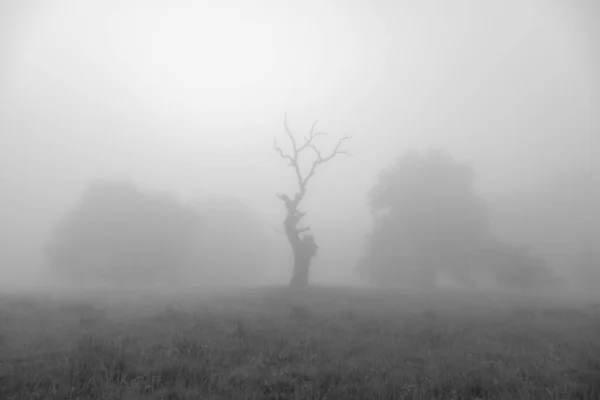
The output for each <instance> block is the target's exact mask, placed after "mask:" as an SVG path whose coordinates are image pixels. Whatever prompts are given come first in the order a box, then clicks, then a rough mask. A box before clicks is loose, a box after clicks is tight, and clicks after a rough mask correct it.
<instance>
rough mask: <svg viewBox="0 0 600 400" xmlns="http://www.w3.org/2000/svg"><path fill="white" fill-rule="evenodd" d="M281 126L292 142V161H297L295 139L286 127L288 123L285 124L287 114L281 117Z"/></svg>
mask: <svg viewBox="0 0 600 400" xmlns="http://www.w3.org/2000/svg"><path fill="white" fill-rule="evenodd" d="M283 125H284V126H285V132H286V133H287V135H288V136H289V137H290V140H291V142H292V147H293V148H294V159H297V158H298V148H297V146H296V138H294V135H293V134H292V131H290V128H289V126H288V123H287V112H286V113H285V115H284V116H283Z"/></svg>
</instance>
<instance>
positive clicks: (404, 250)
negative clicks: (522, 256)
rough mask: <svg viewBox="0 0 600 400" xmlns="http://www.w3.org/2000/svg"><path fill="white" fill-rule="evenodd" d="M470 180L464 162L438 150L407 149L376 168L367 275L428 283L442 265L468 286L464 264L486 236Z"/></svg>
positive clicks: (483, 206) (480, 207) (469, 170)
mask: <svg viewBox="0 0 600 400" xmlns="http://www.w3.org/2000/svg"><path fill="white" fill-rule="evenodd" d="M473 181H474V173H473V169H472V168H471V167H470V166H469V165H468V164H464V163H459V162H457V161H456V160H454V159H453V158H452V157H451V156H450V155H448V154H446V153H444V152H442V151H429V152H426V153H425V154H418V153H417V152H408V153H406V154H405V155H404V156H402V157H401V158H400V159H398V161H397V163H396V165H394V166H393V167H392V168H390V169H388V170H384V171H383V172H381V173H380V175H379V177H378V181H377V183H376V185H375V186H374V187H373V189H372V190H371V191H370V192H369V199H370V203H371V212H372V215H373V216H374V218H375V225H374V229H373V234H372V237H371V243H370V246H371V248H370V253H371V254H372V256H371V263H372V264H373V265H371V267H370V268H371V275H372V276H371V279H373V280H374V281H377V282H386V283H390V282H391V281H397V280H402V279H417V282H418V283H419V284H420V285H422V286H431V285H433V284H434V282H435V276H436V273H437V272H438V271H439V270H440V269H441V268H443V269H445V270H446V271H447V272H448V273H449V274H450V275H452V276H453V277H454V278H455V279H457V280H459V281H460V282H462V283H464V284H466V285H472V284H473V281H472V279H471V277H470V273H469V272H470V265H469V263H470V262H472V260H473V259H474V257H473V256H474V253H475V251H476V250H477V249H480V248H481V247H482V245H483V243H485V242H486V241H489V240H490V223H489V218H488V210H487V207H486V204H485V202H484V200H483V199H482V198H481V197H479V196H478V195H477V194H476V193H475V190H474V187H473Z"/></svg>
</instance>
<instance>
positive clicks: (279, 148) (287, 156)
mask: <svg viewBox="0 0 600 400" xmlns="http://www.w3.org/2000/svg"><path fill="white" fill-rule="evenodd" d="M273 147H274V148H275V151H276V152H277V153H279V155H280V156H281V158H283V159H284V160H289V161H290V165H291V166H293V165H294V158H293V157H292V156H290V155H287V154H285V153H284V152H283V150H281V147H279V146H277V139H275V138H273Z"/></svg>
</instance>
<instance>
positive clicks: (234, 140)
mask: <svg viewBox="0 0 600 400" xmlns="http://www.w3.org/2000/svg"><path fill="white" fill-rule="evenodd" d="M598 9H599V7H598V5H596V3H595V2H594V1H592V0H590V1H583V0H581V1H577V0H572V1H558V0H556V1H554V0H538V1H536V0H511V1H466V0H460V1H458V0H457V1H442V0H439V1H418V2H417V1H389V0H388V1H382V0H374V1H341V0H338V1H314V0H311V1H303V2H289V1H253V2H249V1H240V0H229V1H219V2H208V1H183V0H173V1H158V0H143V1H142V0H139V1H134V0H121V1H116V0H113V1H108V0H106V1H99V0H98V1H84V0H54V1H41V0H40V1H37V0H18V1H16V0H15V1H10V0H4V1H1V2H0V106H1V109H0V185H1V186H0V274H1V275H0V283H2V282H3V283H14V284H16V283H20V284H25V283H31V282H33V280H35V278H36V276H38V272H39V270H40V268H41V267H42V260H41V253H40V252H41V248H42V245H43V244H44V241H45V240H46V239H47V238H48V237H49V235H50V232H51V229H52V227H53V224H55V223H56V222H57V221H58V219H59V218H60V217H61V216H62V215H63V214H64V213H65V212H66V211H67V210H69V209H70V208H71V207H72V206H73V205H74V204H76V202H77V201H78V199H79V195H80V193H81V191H82V189H83V188H84V187H85V186H86V185H87V184H88V183H89V182H90V181H91V180H93V179H96V178H107V179H111V178H115V179H129V180H132V181H134V182H135V183H137V184H138V185H139V186H140V187H141V188H143V189H160V190H167V191H170V192H172V193H174V194H175V195H177V196H178V197H179V198H180V199H182V200H184V201H192V200H194V199H198V198H203V197H205V196H207V195H232V196H236V197H237V198H240V199H242V200H243V201H244V202H245V203H246V204H248V205H249V206H251V207H253V208H255V209H256V210H257V211H258V212H260V213H261V214H262V215H263V216H264V217H265V219H266V221H267V222H266V223H267V224H270V225H272V226H273V227H279V225H280V224H281V220H282V218H283V215H284V209H283V206H282V204H281V203H280V201H279V200H278V199H277V198H276V197H275V194H276V193H279V192H282V191H283V192H287V193H290V192H292V191H293V190H295V186H294V185H295V180H294V176H293V173H292V171H291V170H290V169H289V168H288V167H286V163H285V162H284V161H283V160H282V159H280V158H279V157H278V156H277V154H276V153H275V152H274V150H273V146H272V138H273V136H274V135H275V136H277V137H278V138H279V140H280V141H282V140H284V139H285V137H284V136H283V134H284V130H283V116H284V113H285V112H287V113H288V117H289V124H290V127H291V128H292V130H294V131H296V132H298V133H299V134H301V133H305V132H307V131H308V129H309V128H310V125H311V123H312V122H313V121H314V120H317V119H318V120H319V121H320V122H319V126H320V129H321V130H323V131H326V132H328V133H329V134H330V136H331V137H330V139H331V140H335V139H337V138H338V137H341V136H343V135H352V136H353V140H352V141H350V142H348V143H347V149H348V150H349V151H350V152H351V153H352V156H351V157H340V158H337V159H335V162H332V163H329V164H326V165H324V166H323V168H321V169H319V170H318V171H317V174H316V175H315V177H314V180H313V181H311V183H310V186H309V192H308V197H307V198H306V202H305V204H304V206H303V209H304V210H307V211H308V212H309V214H308V215H307V220H308V223H309V224H310V226H311V227H312V229H313V231H314V233H315V235H316V238H317V240H318V241H319V244H320V246H321V250H320V253H319V256H318V257H317V258H316V260H315V263H314V265H313V267H312V269H311V271H312V279H313V280H314V281H317V282H337V283H348V282H351V281H352V280H353V276H352V265H353V264H354V261H355V260H356V257H358V256H359V254H360V251H361V249H362V248H361V245H362V240H363V237H364V235H365V234H366V233H367V232H368V230H369V229H370V223H371V221H370V217H369V212H368V211H369V210H368V205H367V201H366V200H367V199H366V192H367V190H368V189H369V188H370V187H371V186H372V185H373V184H374V182H375V180H376V177H377V174H378V172H379V171H380V170H381V169H382V168H385V167H387V166H389V165H390V164H391V163H392V162H393V161H394V159H395V158H396V157H398V156H399V155H401V154H402V153H403V152H404V151H406V150H409V149H422V148H427V147H438V148H443V149H446V150H448V151H449V152H450V153H451V154H452V155H453V156H455V157H457V158H460V159H464V160H468V161H470V162H471V163H472V164H473V165H474V166H475V168H476V172H477V179H478V180H477V185H478V190H479V192H480V193H481V194H482V195H483V196H484V197H485V198H486V199H487V200H488V201H489V202H490V204H492V205H493V204H506V203H507V202H510V201H511V199H512V198H513V197H514V196H517V197H518V196H519V195H521V196H525V197H527V193H535V192H536V188H538V187H541V186H542V185H543V184H545V182H546V181H548V180H550V179H551V178H552V177H554V176H558V175H561V174H562V175H566V174H568V173H571V172H573V171H575V172H576V171H590V172H591V173H598V171H600V169H599V166H600V161H599V157H598V150H597V149H600V147H599V145H600V139H599V138H598V137H599V135H600V74H599V72H598V71H600V51H599V48H600V28H598V26H597V23H596V22H597V21H598V17H599V16H600V14H599V12H598ZM282 143H283V142H282ZM549 201H552V200H551V199H550V200H549ZM511 207H513V209H518V208H519V205H516V206H515V205H512V206H511ZM588 215H589V216H590V217H592V216H593V215H590V214H588ZM562 217H563V218H565V217H566V218H568V217H567V216H562ZM595 217H596V218H597V216H595ZM548 218H550V219H552V218H557V216H555V215H548ZM513 220H514V221H515V224H517V225H512V222H511V224H508V226H507V224H506V223H504V225H502V221H498V222H496V223H497V224H498V225H499V226H500V225H502V227H503V228H502V229H503V232H505V234H506V235H511V232H518V231H519V226H518V223H519V219H518V218H513ZM598 225H600V223H598V224H597V225H596V226H598ZM596 232H597V231H596ZM587 234H588V235H597V233H594V232H593V231H589V232H587ZM574 235H575V234H573V235H571V236H569V235H567V236H566V237H562V238H561V239H560V240H561V241H563V242H564V243H570V242H576V241H577V240H580V239H581V238H580V237H575V236H574ZM274 237H275V238H277V239H276V240H279V241H280V242H281V243H280V244H281V246H282V248H284V249H285V251H287V248H286V246H287V244H286V242H285V241H284V238H283V237H281V236H277V234H275V235H274ZM552 240H555V239H552V238H545V237H541V238H540V237H538V238H537V242H538V244H539V245H543V244H546V245H547V244H548V243H550V242H551V241H552ZM552 243H554V242H552ZM567 247H568V246H567ZM565 251H568V250H565ZM280 264H281V265H277V266H271V268H274V269H279V271H280V272H278V273H277V271H276V272H275V273H274V275H273V276H277V277H278V278H277V279H281V280H282V281H283V280H284V279H286V278H287V276H288V275H289V274H290V273H291V266H290V265H289V262H288V261H287V259H286V258H285V257H282V261H280ZM554 266H557V267H559V268H568V266H561V265H560V264H558V265H554Z"/></svg>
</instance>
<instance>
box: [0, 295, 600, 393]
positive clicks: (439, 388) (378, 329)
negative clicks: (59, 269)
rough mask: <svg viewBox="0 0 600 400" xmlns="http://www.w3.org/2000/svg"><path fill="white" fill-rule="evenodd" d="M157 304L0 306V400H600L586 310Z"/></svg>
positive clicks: (285, 302) (309, 301)
mask: <svg viewBox="0 0 600 400" xmlns="http://www.w3.org/2000/svg"><path fill="white" fill-rule="evenodd" d="M158 293H160V291H155V292H154V293H146V294H142V293H138V294H136V295H135V296H134V295H123V294H117V293H112V294H110V295H107V294H106V293H105V294H104V296H101V294H100V293H96V294H95V295H92V294H90V293H88V294H87V295H86V296H83V295H78V296H75V295H67V294H65V293H63V294H60V295H59V294H56V293H54V294H49V293H46V294H41V293H38V294H36V295H33V294H30V295H25V294H11V295H8V294H5V295H2V296H0V398H1V399H30V398H31V399H140V398H141V399H360V400H365V399H599V398H600V305H598V304H597V303H594V302H591V301H582V300H574V299H569V300H567V299H557V298H555V299H553V298H549V297H548V298H541V297H538V298H526V297H525V296H514V295H513V296H508V295H502V294H474V293H461V292H453V291H444V292H441V291H440V292H436V293H408V292H406V291H402V292H395V291H391V290H386V291H384V290H373V289H358V288H334V287H314V288H311V289H308V290H306V291H304V292H298V293H290V292H289V291H288V290H287V289H286V288H283V287H281V288H278V287H269V288H261V289H253V290H230V291H222V292H219V293H203V294H198V293H186V294H181V293H180V294H174V293H172V294H162V295H159V294H158Z"/></svg>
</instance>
